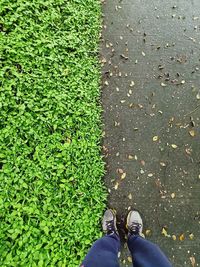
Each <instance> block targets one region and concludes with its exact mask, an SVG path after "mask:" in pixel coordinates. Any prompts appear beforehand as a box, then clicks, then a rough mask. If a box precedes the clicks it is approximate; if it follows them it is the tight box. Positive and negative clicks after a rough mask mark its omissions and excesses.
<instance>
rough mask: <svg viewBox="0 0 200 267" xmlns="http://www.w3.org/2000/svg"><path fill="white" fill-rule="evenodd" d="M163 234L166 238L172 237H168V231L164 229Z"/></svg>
mask: <svg viewBox="0 0 200 267" xmlns="http://www.w3.org/2000/svg"><path fill="white" fill-rule="evenodd" d="M162 234H163V235H164V236H165V237H171V236H170V235H168V233H167V230H166V229H165V228H164V227H163V229H162Z"/></svg>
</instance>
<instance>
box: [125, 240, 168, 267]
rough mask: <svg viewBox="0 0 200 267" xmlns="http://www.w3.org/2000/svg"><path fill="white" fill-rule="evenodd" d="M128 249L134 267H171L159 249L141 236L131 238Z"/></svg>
mask: <svg viewBox="0 0 200 267" xmlns="http://www.w3.org/2000/svg"><path fill="white" fill-rule="evenodd" d="M128 247H129V250H130V252H131V254H132V258H133V263H134V267H172V265H171V263H170V262H169V260H168V259H167V257H166V256H165V255H164V253H163V252H162V251H161V250H160V248H159V247H158V246H157V245H155V244H153V243H152V242H150V241H148V240H146V239H144V238H142V237H141V236H131V237H130V238H129V240H128Z"/></svg>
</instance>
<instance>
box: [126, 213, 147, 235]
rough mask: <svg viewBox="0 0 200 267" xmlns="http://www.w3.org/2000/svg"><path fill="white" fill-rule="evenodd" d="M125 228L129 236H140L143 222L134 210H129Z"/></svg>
mask: <svg viewBox="0 0 200 267" xmlns="http://www.w3.org/2000/svg"><path fill="white" fill-rule="evenodd" d="M126 227H127V229H128V233H129V235H140V236H142V230H143V222H142V218H141V216H140V213H139V212H138V211H136V210H131V211H130V212H129V214H128V216H127V223H126Z"/></svg>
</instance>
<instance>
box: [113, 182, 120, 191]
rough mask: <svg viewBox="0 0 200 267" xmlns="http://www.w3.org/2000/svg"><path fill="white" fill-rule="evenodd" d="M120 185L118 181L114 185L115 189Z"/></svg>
mask: <svg viewBox="0 0 200 267" xmlns="http://www.w3.org/2000/svg"><path fill="white" fill-rule="evenodd" d="M118 187H119V183H118V182H117V183H116V184H115V186H114V188H115V190H117V189H118Z"/></svg>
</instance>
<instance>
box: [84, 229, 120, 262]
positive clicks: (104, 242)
mask: <svg viewBox="0 0 200 267" xmlns="http://www.w3.org/2000/svg"><path fill="white" fill-rule="evenodd" d="M119 249H120V241H119V237H118V236H117V235H116V234H112V235H106V236H104V237H102V238H100V239H99V240H97V241H96V242H95V243H94V245H93V246H92V248H91V249H90V251H89V252H88V254H87V256H86V257H85V259H84V261H83V263H82V265H81V266H84V267H119V263H118V252H119Z"/></svg>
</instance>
